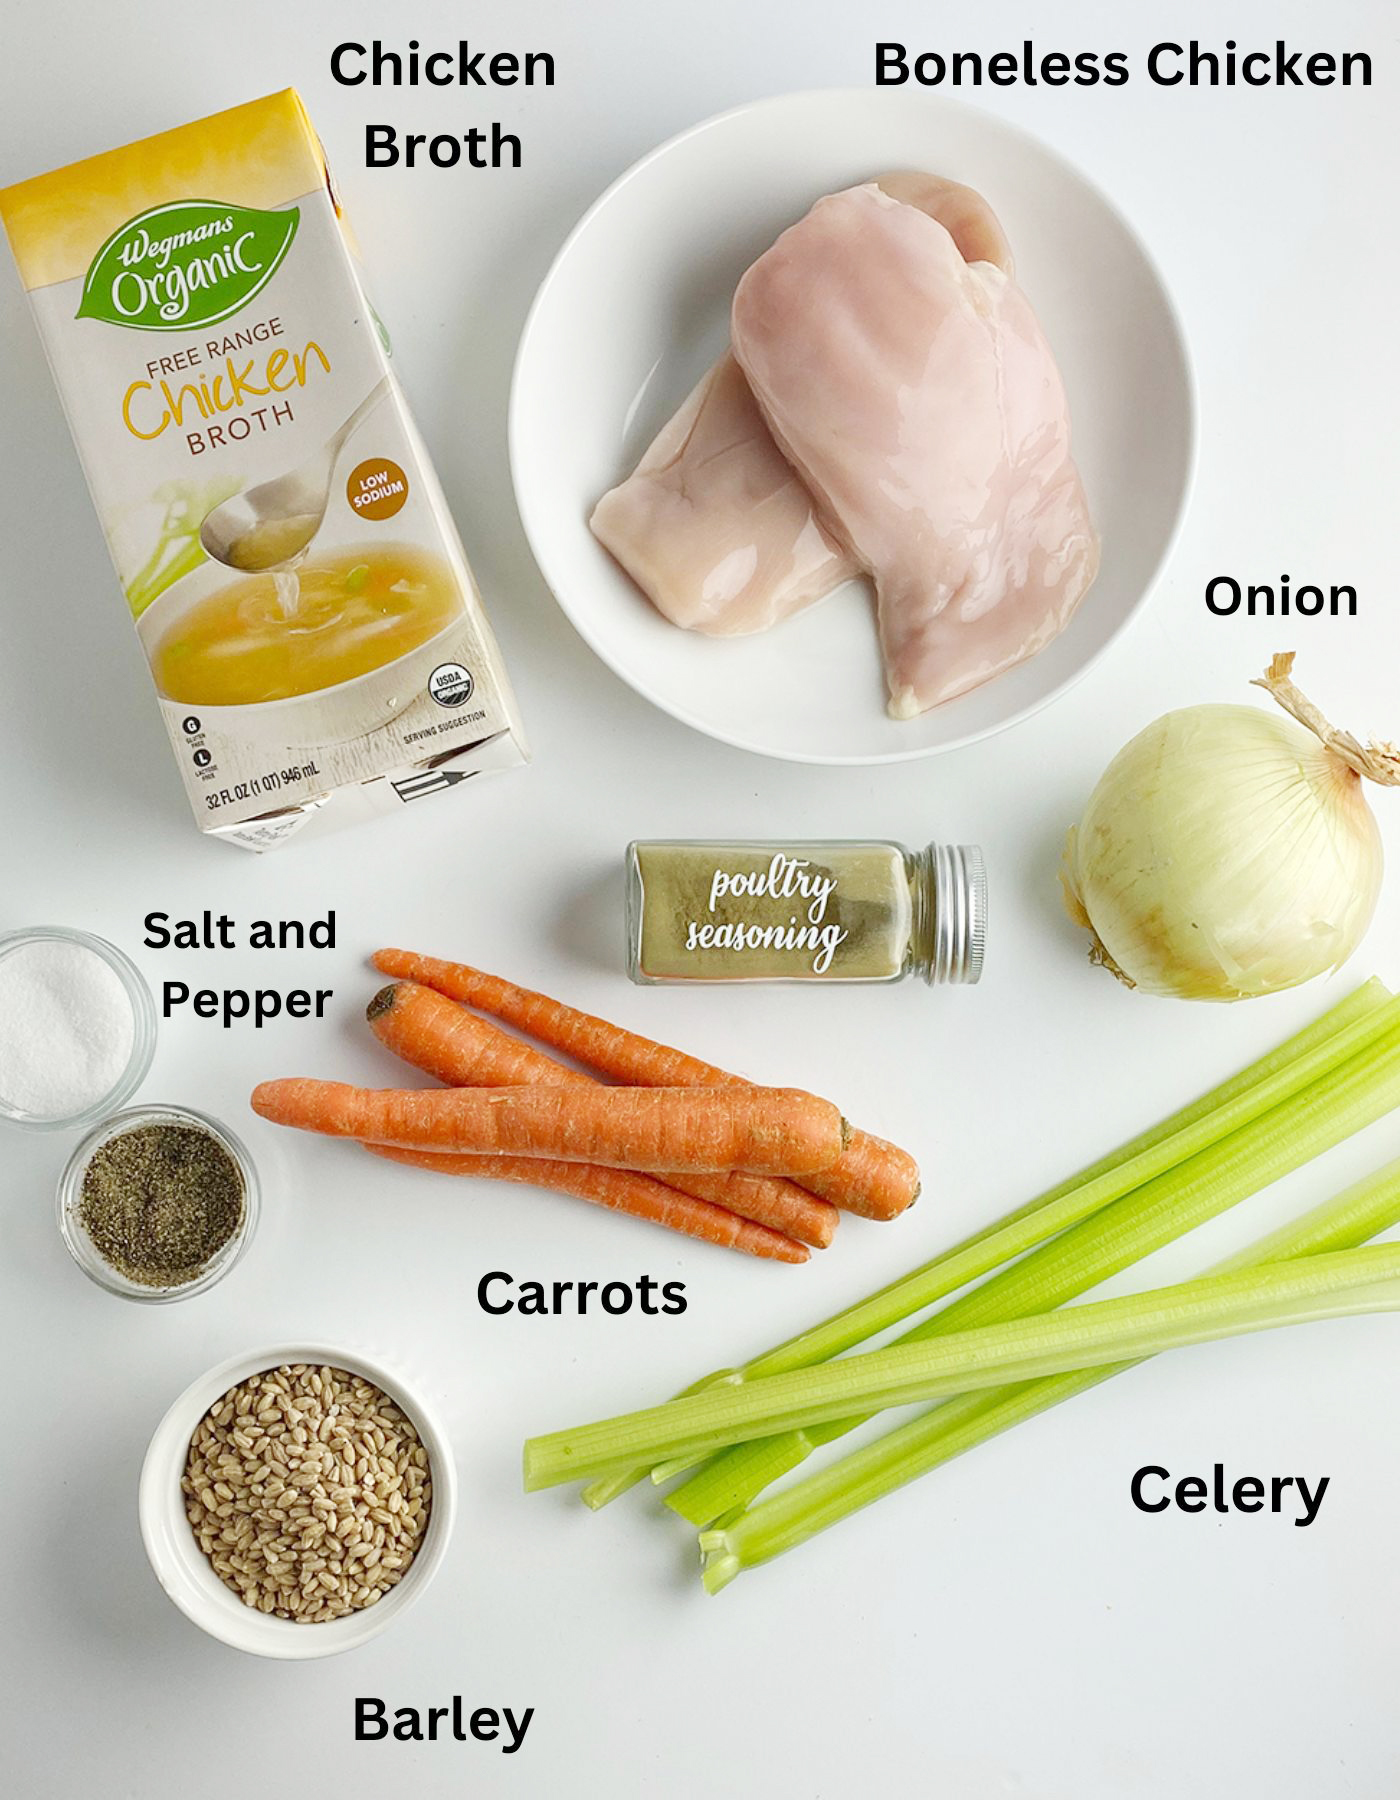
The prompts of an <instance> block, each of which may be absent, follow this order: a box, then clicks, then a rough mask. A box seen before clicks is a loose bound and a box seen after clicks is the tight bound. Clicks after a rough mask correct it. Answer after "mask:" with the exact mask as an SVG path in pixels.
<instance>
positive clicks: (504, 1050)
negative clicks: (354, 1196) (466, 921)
mask: <svg viewBox="0 0 1400 1800" xmlns="http://www.w3.org/2000/svg"><path fill="white" fill-rule="evenodd" d="M365 1017H366V1018H367V1019H368V1020H369V1023H370V1027H371V1029H372V1030H373V1032H374V1034H375V1036H376V1037H377V1038H378V1039H379V1041H380V1042H381V1043H382V1044H383V1045H384V1046H385V1048H386V1049H389V1050H392V1051H393V1052H394V1054H395V1055H396V1056H399V1057H402V1058H403V1060H404V1061H405V1062H407V1063H411V1064H412V1065H413V1067H414V1068H415V1069H422V1070H423V1071H424V1072H425V1073H426V1074H428V1075H432V1076H434V1077H435V1078H436V1079H437V1080H438V1081H441V1082H443V1083H445V1084H446V1085H447V1086H448V1087H513V1086H515V1085H516V1084H521V1085H530V1086H533V1085H535V1084H536V1083H540V1082H553V1083H567V1084H571V1085H573V1086H575V1087H588V1088H593V1087H596V1086H597V1085H598V1083H597V1078H596V1077H595V1076H592V1075H585V1074H584V1073H583V1072H582V1071H581V1070H579V1069H570V1068H567V1067H566V1066H565V1065H564V1064H563V1063H561V1062H557V1061H556V1060H555V1058H554V1057H552V1056H546V1055H545V1053H544V1051H542V1050H537V1049H535V1047H534V1045H533V1044H524V1043H522V1042H521V1041H520V1039H519V1038H513V1037H511V1036H510V1034H509V1033H508V1032H504V1031H502V1030H501V1028H500V1027H499V1026H498V1025H492V1024H491V1023H490V1022H489V1021H488V1020H486V1019H483V1018H481V1017H480V1016H479V1015H478V1014H476V1013H472V1012H467V1011H465V1010H464V1009H463V1008H462V1007H460V1006H458V1005H457V1004H456V1002H455V1001H452V1000H449V999H447V998H446V997H445V996H444V995H442V994H439V993H437V992H436V991H435V990H434V989H433V988H425V987H420V986H419V985H418V984H417V982H413V981H397V982H394V983H393V984H392V985H391V986H389V987H386V988H381V989H380V990H379V992H378V993H377V994H376V995H375V996H374V998H373V1000H371V1001H370V1003H369V1006H368V1007H367V1009H366V1012H365ZM668 1186H670V1187H673V1188H679V1190H680V1191H681V1193H683V1194H689V1195H690V1196H691V1197H692V1198H693V1199H696V1200H708V1201H711V1202H712V1203H713V1204H714V1205H716V1206H724V1207H727V1208H728V1209H729V1211H730V1212H734V1213H738V1214H739V1216H740V1218H743V1219H752V1220H754V1221H755V1222H756V1223H757V1224H760V1225H769V1226H771V1227H772V1228H773V1230H774V1231H780V1232H782V1233H784V1234H785V1235H786V1236H787V1237H793V1238H796V1239H797V1240H798V1241H799V1242H800V1243H803V1244H811V1245H813V1246H814V1247H815V1248H816V1249H819V1250H822V1249H825V1248H826V1246H827V1245H828V1244H829V1243H830V1242H831V1240H832V1238H833V1237H834V1236H835V1233H836V1225H837V1221H838V1220H839V1218H840V1214H839V1213H838V1212H837V1211H836V1208H835V1207H834V1206H832V1205H830V1204H829V1202H827V1201H825V1200H818V1199H816V1198H815V1197H814V1196H813V1195H811V1194H809V1193H807V1192H806V1191H805V1190H804V1189H802V1188H800V1187H798V1186H797V1184H796V1183H795V1182H791V1181H785V1180H783V1179H782V1178H781V1177H780V1176H775V1175H768V1176H764V1175H681V1174H672V1175H671V1176H670V1177H669V1178H668Z"/></svg>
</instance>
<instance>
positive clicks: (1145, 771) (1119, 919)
mask: <svg viewBox="0 0 1400 1800" xmlns="http://www.w3.org/2000/svg"><path fill="white" fill-rule="evenodd" d="M1292 667H1293V656H1292V653H1289V654H1288V655H1286V656H1276V657H1275V658H1274V660H1273V662H1272V663H1271V664H1270V666H1269V668H1268V670H1267V672H1266V673H1265V675H1264V677H1263V679H1262V680H1260V681H1257V682H1255V683H1254V684H1253V685H1254V686H1256V687H1262V688H1264V689H1266V690H1267V691H1268V693H1270V694H1271V695H1272V696H1273V698H1274V699H1275V700H1276V701H1277V702H1278V703H1279V705H1280V706H1281V707H1282V708H1283V709H1284V711H1285V712H1286V713H1288V714H1290V715H1291V717H1289V718H1284V717H1282V716H1281V715H1280V714H1278V713H1269V712H1265V711H1263V710H1262V709H1261V708H1259V707H1254V706H1223V705H1222V706H1195V707H1189V708H1186V709H1184V710H1183V711H1181V712H1170V713H1167V714H1165V716H1164V717H1162V718H1160V719H1158V720H1157V721H1156V722H1155V724H1152V725H1149V726H1148V727H1147V729H1146V730H1145V731H1142V732H1139V733H1138V735H1137V736H1136V737H1135V738H1134V739H1133V741H1132V742H1131V743H1130V744H1128V745H1127V746H1125V748H1124V749H1122V750H1121V751H1120V752H1119V753H1118V755H1117V756H1116V757H1115V758H1114V759H1113V761H1112V762H1111V763H1110V764H1109V766H1108V768H1107V770H1106V771H1105V772H1104V776H1103V779H1102V780H1101V781H1100V782H1099V785H1098V786H1097V787H1096V788H1095V789H1094V792H1093V794H1092V795H1091V796H1090V799H1089V804H1088V806H1087V807H1086V809H1085V812H1084V816H1083V818H1082V819H1081V820H1080V822H1079V824H1078V826H1077V827H1075V828H1074V829H1073V830H1072V831H1071V832H1070V834H1069V840H1068V842H1067V844H1066V846H1065V860H1064V871H1063V882H1064V889H1065V902H1066V905H1067V906H1068V909H1069V912H1070V916H1071V917H1072V918H1073V919H1075V920H1076V921H1077V922H1078V923H1079V924H1081V925H1084V926H1087V927H1088V929H1089V930H1090V931H1091V932H1092V933H1093V938H1094V943H1093V947H1092V949H1091V950H1090V960H1091V961H1093V962H1095V963H1098V964H1100V965H1102V966H1103V967H1104V968H1106V969H1109V970H1111V971H1112V973H1113V974H1115V975H1116V976H1117V977H1118V978H1119V980H1120V981H1123V982H1126V983H1127V985H1128V986H1129V987H1138V988H1141V989H1143V991H1144V992H1145V993H1149V994H1169V995H1174V996H1176V997H1177V998H1179V999H1183V1000H1244V999H1248V998H1250V997H1252V996H1253V995H1256V994H1271V993H1274V992H1276V991H1277V990H1279V989H1280V988H1289V987H1296V986H1297V985H1298V983H1299V982H1301V981H1310V980H1311V979H1312V977H1313V976H1314V975H1321V974H1323V973H1325V972H1326V971H1327V970H1329V969H1335V968H1336V967H1337V966H1338V965H1339V964H1340V963H1343V962H1345V961H1346V959H1347V957H1349V956H1350V955H1351V953H1352V951H1353V950H1355V948H1356V946H1357V945H1358V944H1359V943H1360V942H1361V939H1362V938H1363V937H1364V936H1365V933H1366V929H1367V927H1368V926H1369V925H1370V923H1371V917H1372V914H1373V913H1374V912H1375V909H1376V901H1377V898H1378V897H1379V894H1380V884H1381V871H1382V860H1383V859H1382V852H1381V841H1380V833H1379V831H1378V830H1377V828H1376V821H1375V818H1374V816H1373V815H1372V812H1371V808H1370V806H1369V805H1368V804H1367V801H1366V795H1365V792H1364V782H1365V781H1366V780H1370V781H1377V782H1381V783H1384V784H1386V785H1388V786H1394V785H1396V784H1400V751H1397V750H1396V749H1395V747H1394V746H1392V745H1389V744H1375V743H1372V744H1367V745H1363V744H1361V743H1359V742H1358V741H1357V740H1356V739H1355V738H1354V737H1352V736H1351V735H1350V733H1348V732H1343V731H1336V730H1334V729H1333V728H1332V726H1330V725H1329V724H1328V723H1327V721H1326V720H1325V719H1324V718H1323V717H1322V715H1321V713H1319V712H1318V710H1317V708H1316V707H1315V706H1313V705H1312V703H1311V702H1310V701H1309V700H1308V699H1307V698H1306V697H1305V696H1304V695H1303V694H1301V693H1300V692H1299V691H1298V689H1297V688H1296V687H1294V685H1293V683H1292V681H1291V680H1290V679H1289V675H1290V672H1291V670H1292Z"/></svg>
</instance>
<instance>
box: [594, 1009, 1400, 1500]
mask: <svg viewBox="0 0 1400 1800" xmlns="http://www.w3.org/2000/svg"><path fill="white" fill-rule="evenodd" d="M1389 1000H1390V994H1389V991H1388V989H1387V988H1386V987H1385V986H1384V985H1383V984H1382V983H1381V982H1379V981H1377V980H1375V979H1374V978H1373V979H1372V980H1370V981H1367V982H1365V983H1363V984H1362V986H1361V987H1359V988H1358V989H1356V991H1355V992H1354V993H1351V994H1349V995H1347V996H1346V998H1345V999H1343V1000H1341V1001H1339V1002H1338V1003H1337V1004H1336V1005H1335V1006H1333V1007H1331V1008H1329V1010H1328V1011H1327V1012H1325V1013H1324V1014H1323V1015H1322V1016H1321V1017H1320V1018H1318V1019H1316V1020H1314V1021H1313V1023H1312V1024H1311V1025H1308V1026H1305V1027H1304V1029H1303V1030H1302V1031H1299V1032H1296V1033H1295V1034H1294V1035H1293V1036H1292V1037H1291V1038H1288V1039H1286V1040H1285V1042H1284V1043H1282V1044H1280V1045H1279V1046H1278V1047H1277V1048H1276V1049H1274V1050H1272V1051H1270V1052H1268V1054H1267V1055H1265V1056H1262V1057H1260V1058H1259V1059H1258V1060H1257V1061H1255V1062H1253V1063H1251V1064H1250V1065H1249V1066H1248V1067H1247V1068H1245V1069H1243V1070H1241V1071H1240V1072H1239V1073H1238V1074H1237V1075H1234V1076H1231V1077H1230V1078H1229V1079H1228V1080H1226V1081H1224V1082H1221V1083H1220V1084H1219V1085H1218V1086H1217V1087H1214V1088H1212V1089H1211V1090H1210V1092H1209V1093H1207V1094H1204V1095H1202V1096H1201V1098H1200V1099H1199V1100H1196V1101H1193V1102H1192V1103H1191V1104H1190V1105H1189V1106H1186V1107H1183V1108H1182V1109H1181V1110H1180V1111H1179V1112H1177V1113H1174V1114H1173V1115H1172V1116H1171V1117H1170V1118H1168V1119H1165V1120H1163V1121H1162V1122H1161V1123H1160V1124H1158V1125H1155V1126H1152V1127H1151V1128H1149V1129H1148V1130H1147V1131H1144V1132H1141V1133H1140V1134H1139V1135H1138V1136H1137V1137H1135V1138H1132V1139H1130V1140H1129V1141H1128V1142H1127V1143H1125V1144H1123V1145H1122V1146H1120V1148H1119V1149H1118V1150H1116V1151H1113V1152H1112V1153H1110V1154H1109V1155H1108V1156H1105V1157H1101V1158H1100V1159H1099V1160H1098V1161H1097V1162H1095V1163H1091V1164H1090V1165H1089V1167H1088V1168H1086V1169H1082V1170H1081V1171H1080V1172H1079V1174H1077V1175H1074V1176H1071V1177H1069V1178H1068V1179H1067V1180H1065V1181H1062V1182H1060V1183H1059V1184H1058V1185H1057V1186H1056V1187H1052V1188H1050V1189H1049V1190H1048V1191H1047V1192H1046V1193H1043V1194H1041V1195H1040V1196H1039V1197H1038V1198H1037V1199H1035V1200H1032V1201H1031V1202H1029V1204H1027V1205H1025V1206H1022V1207H1020V1208H1018V1209H1017V1210H1016V1211H1014V1212H1011V1213H1008V1214H1007V1215H1006V1216H1005V1217H1003V1218H1001V1219H999V1220H997V1221H995V1222H994V1223H992V1224H990V1225H987V1226H984V1227H983V1228H982V1229H981V1230H979V1231H977V1232H974V1233H973V1234H972V1235H970V1236H969V1237H966V1238H964V1239H963V1240H962V1241H961V1242H959V1243H957V1244H954V1245H953V1246H952V1247H951V1248H950V1249H948V1250H945V1251H942V1252H940V1254H939V1255H937V1256H935V1257H934V1258H933V1259H932V1260H931V1261H929V1262H927V1263H924V1264H923V1265H922V1266H921V1267H920V1268H917V1269H914V1270H912V1271H911V1272H910V1273H909V1274H908V1275H904V1276H901V1277H900V1279H899V1280H897V1281H894V1282H891V1283H890V1284H889V1285H888V1286H886V1287H884V1288H881V1289H879V1290H878V1291H877V1292H876V1293H874V1294H872V1295H870V1296H869V1297H868V1298H867V1299H865V1300H862V1301H858V1302H857V1303H856V1304H855V1305H854V1306H849V1307H846V1308H845V1309H844V1310H843V1311H841V1312H839V1313H835V1314H833V1315H832V1317H830V1318H829V1319H826V1320H824V1321H823V1322H822V1323H821V1324H820V1325H817V1326H814V1327H812V1328H811V1329H810V1330H808V1331H804V1332H800V1333H799V1334H798V1335H797V1336H796V1337H793V1338H789V1339H787V1340H786V1341H784V1342H783V1343H781V1344H778V1345H776V1346H775V1347H774V1348H773V1349H771V1350H769V1351H766V1352H765V1353H764V1354H763V1355H761V1356H758V1357H755V1358H754V1359H753V1360H752V1361H750V1362H748V1363H745V1364H744V1365H743V1366H742V1367H741V1368H740V1369H739V1370H738V1371H733V1370H724V1371H721V1372H719V1373H717V1374H715V1375H710V1376H705V1377H703V1378H702V1379H701V1380H700V1381H698V1382H694V1383H692V1384H691V1386H690V1387H688V1388H686V1389H685V1390H683V1391H684V1393H685V1394H692V1393H696V1392H699V1391H701V1390H702V1389H703V1388H705V1387H706V1386H708V1385H710V1384H711V1383H713V1382H721V1381H722V1382H725V1383H730V1382H733V1381H734V1380H736V1379H740V1380H742V1379H747V1378H749V1377H756V1376H762V1375H776V1374H781V1373H782V1372H783V1371H785V1370H787V1369H797V1368H804V1367H806V1366H808V1365H809V1364H811V1363H816V1362H822V1361H825V1360H826V1359H827V1358H828V1357H832V1356H837V1355H839V1354H840V1353H841V1352H842V1351H844V1350H849V1349H851V1348H852V1347H853V1346H854V1345H856V1344H859V1343H862V1342H863V1341H864V1340H865V1339H866V1338H869V1337H874V1336H876V1335H877V1334H878V1333H879V1332H881V1331H886V1330H888V1329H889V1328H890V1327H891V1326H893V1325H897V1324H899V1323H900V1322H901V1321H902V1320H904V1319H906V1318H908V1316H909V1315H910V1314H911V1313H914V1312H919V1311H921V1310H922V1309H923V1308H924V1307H926V1306H931V1305H933V1304H934V1303H935V1302H936V1301H937V1300H940V1299H943V1298H945V1297H946V1296H947V1295H948V1294H950V1293H952V1292H954V1291H955V1289H956V1288H958V1287H960V1286H962V1285H964V1284H965V1283H966V1282H968V1281H971V1280H975V1279H976V1278H977V1276H978V1275H982V1274H986V1273H987V1272H988V1271H989V1270H991V1269H994V1268H996V1267H997V1266H998V1265H999V1264H1000V1263H1001V1262H1003V1261H1005V1260H1007V1259H1008V1258H1009V1257H1012V1256H1016V1255H1019V1254H1020V1253H1021V1252H1022V1251H1024V1250H1026V1249H1028V1248H1030V1247H1032V1246H1033V1245H1035V1244H1037V1243H1040V1242H1042V1241H1043V1240H1044V1239H1045V1238H1046V1237H1048V1236H1050V1235H1051V1234H1052V1233H1053V1232H1055V1231H1057V1230H1060V1229H1062V1228H1063V1226H1064V1224H1065V1223H1066V1222H1067V1221H1068V1219H1069V1218H1070V1217H1072V1216H1074V1217H1083V1216H1085V1215H1084V1214H1083V1213H1076V1212H1075V1210H1074V1204H1073V1201H1074V1197H1075V1196H1077V1195H1079V1194H1080V1193H1081V1192H1083V1191H1084V1190H1085V1189H1088V1188H1090V1187H1092V1189H1093V1193H1094V1195H1095V1198H1094V1199H1093V1200H1092V1201H1091V1203H1090V1205H1091V1208H1092V1206H1093V1205H1104V1204H1106V1200H1105V1198H1104V1196H1107V1197H1108V1199H1112V1198H1113V1197H1114V1196H1115V1194H1124V1193H1127V1192H1128V1191H1130V1189H1131V1188H1132V1187H1133V1186H1136V1185H1137V1184H1138V1183H1139V1182H1140V1181H1142V1180H1144V1179H1146V1177H1145V1176H1144V1175H1143V1174H1142V1172H1141V1171H1142V1170H1143V1169H1144V1168H1146V1167H1148V1166H1150V1164H1151V1161H1152V1158H1153V1153H1154V1152H1160V1151H1161V1148H1162V1146H1163V1145H1166V1144H1168V1143H1169V1142H1175V1141H1176V1140H1179V1139H1181V1138H1182V1136H1183V1134H1198V1128H1201V1127H1207V1128H1208V1122H1209V1121H1210V1120H1212V1119H1213V1118H1214V1117H1215V1115H1216V1114H1217V1113H1218V1112H1219V1111H1220V1109H1222V1108H1228V1107H1234V1106H1235V1105H1236V1103H1237V1102H1239V1101H1240V1100H1241V1099H1242V1098H1243V1097H1244V1096H1246V1095H1248V1094H1250V1093H1251V1092H1253V1091H1254V1090H1255V1089H1256V1088H1258V1087H1259V1085H1260V1084H1262V1083H1274V1084H1275V1085H1274V1087H1273V1088H1271V1090H1270V1091H1272V1092H1274V1093H1275V1095H1276V1097H1278V1095H1279V1093H1280V1092H1281V1089H1280V1087H1279V1084H1278V1081H1277V1078H1279V1077H1281V1076H1286V1074H1287V1073H1288V1072H1289V1071H1295V1070H1296V1068H1297V1066H1298V1065H1299V1064H1300V1063H1305V1064H1306V1068H1307V1071H1308V1073H1306V1074H1304V1076H1303V1077H1302V1078H1301V1080H1300V1081H1299V1083H1298V1086H1299V1087H1301V1086H1303V1085H1306V1082H1307V1081H1308V1080H1311V1079H1316V1078H1317V1077H1318V1075H1319V1074H1320V1073H1326V1072H1327V1070H1328V1069H1329V1068H1330V1066H1331V1064H1332V1063H1333V1062H1335V1061H1340V1060H1341V1059H1342V1057H1343V1056H1344V1055H1346V1054H1350V1050H1344V1049H1342V1048H1339V1044H1341V1043H1342V1042H1343V1040H1344V1041H1345V1043H1346V1044H1348V1045H1350V1046H1351V1049H1353V1050H1354V1049H1355V1048H1356V1047H1357V1045H1358V1043H1360V1042H1364V1041H1365V1040H1366V1038H1367V1037H1368V1036H1369V1035H1370V1033H1371V1032H1372V1031H1373V1030H1374V1029H1375V1028H1376V1015H1377V1014H1378V1013H1379V1012H1380V1010H1381V1009H1382V1008H1383V1007H1384V1006H1385V1005H1386V1003H1387V1002H1388V1001H1389ZM1283 1085H1284V1087H1285V1088H1286V1089H1287V1091H1290V1092H1291V1091H1295V1090H1294V1089H1293V1088H1292V1087H1291V1086H1289V1085H1288V1084H1287V1083H1286V1082H1285V1083H1284V1084H1283ZM1232 1116H1235V1115H1234V1114H1232ZM1201 1135H1203V1134H1201ZM1216 1135H1219V1134H1218V1133H1217V1134H1216ZM1191 1141H1192V1142H1195V1143H1197V1147H1199V1141H1198V1135H1193V1136H1192V1139H1191ZM1205 1141H1209V1140H1208V1139H1206V1140H1205ZM1186 1154H1188V1151H1187V1150H1185V1149H1184V1148H1181V1147H1180V1145H1179V1144H1178V1145H1177V1148H1176V1151H1175V1155H1176V1157H1177V1159H1178V1160H1179V1159H1180V1157H1182V1156H1185V1155H1186ZM1156 1166H1158V1167H1159V1168H1161V1169H1165V1168H1167V1167H1170V1166H1171V1153H1169V1154H1168V1155H1167V1156H1166V1157H1165V1158H1163V1157H1161V1156H1160V1155H1159V1156H1158V1158H1157V1165H1156ZM1115 1177H1117V1179H1116V1180H1115V1179H1114V1178H1115ZM1052 1209H1054V1210H1052ZM1056 1221H1058V1222H1056ZM799 1460H800V1458H799ZM789 1466H792V1465H789ZM678 1472H679V1471H678V1470H669V1471H667V1473H678ZM646 1473H647V1471H645V1470H642V1469H632V1470H627V1471H622V1472H619V1473H618V1474H617V1475H615V1476H612V1477H609V1478H608V1479H606V1480H604V1481H600V1482H596V1483H594V1484H593V1485H592V1486H591V1487H589V1488H587V1489H585V1491H584V1496H583V1497H584V1499H585V1500H586V1501H587V1503H588V1504H589V1505H590V1506H591V1507H594V1508H595V1509H596V1508H598V1507H601V1506H605V1505H607V1503H608V1502H609V1501H610V1500H613V1499H616V1497H617V1496H618V1495H619V1494H621V1493H623V1492H625V1491H626V1490H627V1489H628V1488H629V1487H631V1486H633V1485H634V1484H635V1483H636V1482H637V1481H639V1480H641V1479H642V1478H643V1476H644V1475H645V1474H646ZM661 1478H663V1479H664V1475H663V1476H662V1477H661ZM770 1479H771V1477H770ZM758 1491H760V1490H759V1489H754V1490H753V1492H755V1493H756V1492H758ZM673 1498H674V1496H673ZM706 1516H707V1517H708V1518H713V1517H714V1516H715V1515H714V1514H713V1513H710V1514H707V1515H706Z"/></svg>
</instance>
